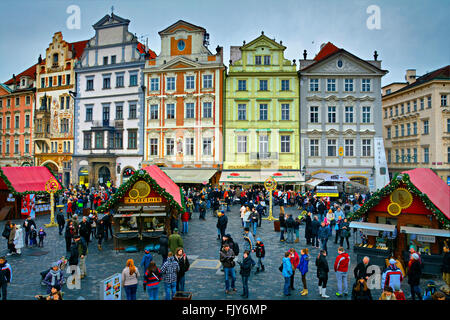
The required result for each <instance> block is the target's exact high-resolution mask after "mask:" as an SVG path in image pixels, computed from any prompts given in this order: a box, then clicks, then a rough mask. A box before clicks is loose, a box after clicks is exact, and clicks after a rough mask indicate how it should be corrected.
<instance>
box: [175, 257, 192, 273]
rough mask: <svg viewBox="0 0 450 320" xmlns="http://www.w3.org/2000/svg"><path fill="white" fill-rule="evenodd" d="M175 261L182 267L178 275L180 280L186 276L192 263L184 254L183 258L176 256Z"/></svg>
mask: <svg viewBox="0 0 450 320" xmlns="http://www.w3.org/2000/svg"><path fill="white" fill-rule="evenodd" d="M175 260H176V261H177V262H178V265H179V266H180V270H179V271H178V274H177V277H178V279H180V278H181V277H183V276H184V274H185V273H186V271H188V270H189V266H190V263H189V260H188V257H187V256H186V254H183V256H182V257H180V258H178V257H177V256H175Z"/></svg>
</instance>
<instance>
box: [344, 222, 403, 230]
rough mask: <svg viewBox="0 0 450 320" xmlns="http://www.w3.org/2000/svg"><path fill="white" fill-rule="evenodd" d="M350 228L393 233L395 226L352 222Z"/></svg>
mask: <svg viewBox="0 0 450 320" xmlns="http://www.w3.org/2000/svg"><path fill="white" fill-rule="evenodd" d="M350 228H355V229H365V230H377V231H387V232H394V229H395V226H394V225H392V224H383V223H369V222H359V221H352V222H350Z"/></svg>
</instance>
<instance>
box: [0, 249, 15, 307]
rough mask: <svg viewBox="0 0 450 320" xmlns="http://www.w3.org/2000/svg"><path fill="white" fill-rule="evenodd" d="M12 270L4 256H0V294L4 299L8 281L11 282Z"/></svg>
mask: <svg viewBox="0 0 450 320" xmlns="http://www.w3.org/2000/svg"><path fill="white" fill-rule="evenodd" d="M11 279H12V270H11V266H10V265H9V263H8V261H6V259H5V257H0V295H1V297H2V300H6V297H7V288H8V283H11Z"/></svg>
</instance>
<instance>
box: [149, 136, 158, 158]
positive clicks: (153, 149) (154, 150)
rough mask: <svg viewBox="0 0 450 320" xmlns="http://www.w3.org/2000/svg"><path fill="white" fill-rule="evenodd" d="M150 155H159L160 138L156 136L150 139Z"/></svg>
mask: <svg viewBox="0 0 450 320" xmlns="http://www.w3.org/2000/svg"><path fill="white" fill-rule="evenodd" d="M150 155H151V156H157V155H158V139H156V138H151V139H150Z"/></svg>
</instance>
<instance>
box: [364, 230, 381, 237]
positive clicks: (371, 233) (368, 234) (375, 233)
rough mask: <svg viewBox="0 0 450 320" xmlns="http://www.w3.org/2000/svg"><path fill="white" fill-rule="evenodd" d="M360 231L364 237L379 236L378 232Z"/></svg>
mask: <svg viewBox="0 0 450 320" xmlns="http://www.w3.org/2000/svg"><path fill="white" fill-rule="evenodd" d="M361 231H362V233H364V234H365V235H366V236H375V237H378V235H379V234H380V231H378V230H367V229H362V230H361Z"/></svg>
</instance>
